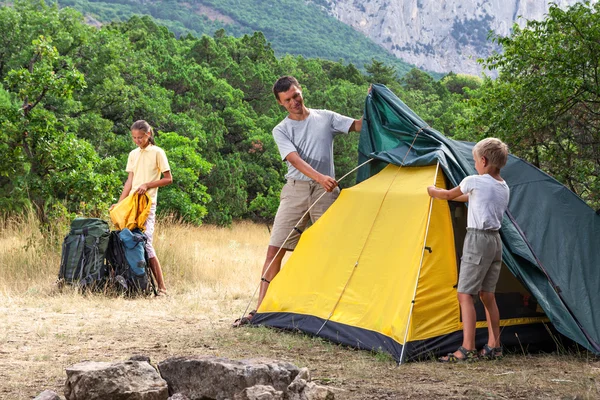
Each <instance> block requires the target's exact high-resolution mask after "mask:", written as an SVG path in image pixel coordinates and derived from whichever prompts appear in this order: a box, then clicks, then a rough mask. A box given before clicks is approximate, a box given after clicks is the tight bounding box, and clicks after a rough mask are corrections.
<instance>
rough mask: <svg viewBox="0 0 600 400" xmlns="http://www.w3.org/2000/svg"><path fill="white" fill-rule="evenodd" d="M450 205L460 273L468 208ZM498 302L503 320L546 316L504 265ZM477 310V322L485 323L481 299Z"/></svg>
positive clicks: (462, 204) (460, 204) (477, 303)
mask: <svg viewBox="0 0 600 400" xmlns="http://www.w3.org/2000/svg"><path fill="white" fill-rule="evenodd" d="M448 204H449V206H450V213H451V214H452V224H453V228H454V243H455V244H456V265H458V268H459V273H460V258H461V256H462V249H463V243H464V241H465V236H466V234H467V207H466V205H465V203H460V202H456V201H449V202H448ZM457 284H458V282H457ZM496 302H497V303H498V310H499V311H500V319H501V320H507V319H514V318H531V317H544V316H545V313H544V311H543V310H542V308H541V307H540V306H539V304H538V302H537V300H536V299H535V297H533V296H532V295H531V293H529V291H528V290H527V289H526V288H525V287H524V286H523V284H521V282H520V281H519V280H518V279H517V278H515V277H514V275H513V274H512V273H511V272H510V270H509V269H508V268H507V267H506V265H504V263H503V264H502V270H501V271H500V278H499V280H498V285H497V286H496ZM475 310H476V312H477V321H485V309H484V307H483V303H482V302H481V301H480V300H479V298H476V299H475Z"/></svg>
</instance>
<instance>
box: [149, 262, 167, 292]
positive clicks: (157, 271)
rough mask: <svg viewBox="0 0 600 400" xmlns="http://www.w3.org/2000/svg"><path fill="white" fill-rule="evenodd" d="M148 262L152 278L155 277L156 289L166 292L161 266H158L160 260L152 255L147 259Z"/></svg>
mask: <svg viewBox="0 0 600 400" xmlns="http://www.w3.org/2000/svg"><path fill="white" fill-rule="evenodd" d="M148 263H149V264H150V269H151V270H152V274H153V275H154V279H156V284H157V285H158V290H160V291H162V292H165V293H166V291H167V287H166V286H165V281H164V279H163V273H162V268H161V267H160V261H158V257H152V258H150V259H148Z"/></svg>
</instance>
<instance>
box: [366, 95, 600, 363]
mask: <svg viewBox="0 0 600 400" xmlns="http://www.w3.org/2000/svg"><path fill="white" fill-rule="evenodd" d="M364 118H365V123H364V126H363V131H362V133H361V137H360V143H359V164H361V163H363V162H364V161H366V160H368V159H369V158H374V161H372V162H371V163H369V164H366V165H365V166H363V167H361V169H360V170H359V172H358V178H357V180H358V181H359V182H360V181H363V180H365V179H367V178H369V177H371V176H372V175H374V174H376V173H377V172H379V171H380V170H382V169H383V168H384V167H385V166H386V165H387V164H388V163H392V164H396V165H404V166H423V165H432V164H436V163H437V162H439V163H440V167H441V168H442V169H443V171H444V173H445V175H446V177H447V178H448V180H449V181H450V183H451V184H452V185H458V184H459V183H460V181H461V180H462V179H463V178H464V177H466V176H468V175H472V174H476V171H475V167H474V165H473V160H472V155H471V150H472V148H473V143H465V142H459V141H455V140H451V139H448V138H446V137H444V136H443V135H442V134H441V133H439V132H437V131H436V130H435V129H432V128H431V127H429V126H428V125H427V124H426V123H425V122H424V121H423V120H422V119H421V118H419V117H418V116H417V115H416V114H415V113H414V112H413V111H412V110H410V109H409V108H408V107H407V106H406V105H405V104H404V103H403V102H402V101H400V100H399V99H398V98H397V97H396V96H395V95H394V94H393V93H392V92H391V91H390V90H389V89H387V88H386V87H385V86H383V85H373V87H372V90H371V93H370V95H369V96H368V97H367V100H366V103H365V117H364ZM409 149H410V150H409ZM502 176H503V178H504V179H505V180H506V182H507V183H508V185H509V187H510V191H511V197H510V204H509V210H508V211H507V213H506V215H505V218H504V221H503V227H502V230H501V236H502V241H503V243H504V251H503V259H504V263H505V264H506V265H507V267H508V268H509V269H510V271H511V272H512V273H513V274H514V275H515V276H516V277H517V278H518V279H520V280H521V282H522V283H523V284H524V286H525V287H526V288H527V289H528V290H529V292H530V293H531V294H532V295H533V296H534V297H535V298H536V299H537V301H538V304H540V305H541V307H542V308H543V310H544V312H545V313H546V315H547V316H548V317H549V318H550V321H551V322H552V324H553V325H554V327H555V328H556V329H557V330H558V331H559V332H560V333H562V334H563V335H565V336H567V337H568V338H570V339H572V340H574V341H576V342H577V343H579V344H581V345H582V346H584V347H585V348H587V349H589V350H590V351H592V352H594V353H596V354H600V307H598V304H600V290H599V289H600V215H598V214H596V213H595V212H594V210H593V209H592V208H590V207H589V206H588V205H587V204H585V202H584V201H583V200H581V199H580V198H579V197H578V196H577V195H575V194H574V193H573V192H571V191H570V190H569V189H567V188H566V187H565V186H563V185H562V184H560V183H559V182H558V181H556V180H555V179H553V178H552V177H550V176H549V175H548V174H546V173H544V172H542V171H541V170H539V169H538V168H536V167H534V166H533V165H531V164H529V163H527V162H526V161H524V160H521V159H519V158H517V157H515V156H512V155H511V156H510V157H509V160H508V163H507V165H506V167H505V168H503V170H502Z"/></svg>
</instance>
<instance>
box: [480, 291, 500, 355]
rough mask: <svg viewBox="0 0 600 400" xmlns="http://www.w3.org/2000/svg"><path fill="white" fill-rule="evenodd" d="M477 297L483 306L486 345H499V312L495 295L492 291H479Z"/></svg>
mask: <svg viewBox="0 0 600 400" xmlns="http://www.w3.org/2000/svg"><path fill="white" fill-rule="evenodd" d="M479 298H480V299H481V301H482V302H483V306H484V307H485V319H486V320H487V324H488V335H489V337H488V346H490V347H492V348H494V347H500V313H499V311H498V304H497V303H496V295H495V294H494V293H492V292H484V291H481V292H479Z"/></svg>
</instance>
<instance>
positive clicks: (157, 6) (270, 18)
mask: <svg viewBox="0 0 600 400" xmlns="http://www.w3.org/2000/svg"><path fill="white" fill-rule="evenodd" d="M58 3H59V4H60V5H61V6H63V7H64V6H68V7H73V8H75V9H77V10H79V11H81V12H83V13H85V14H86V15H90V16H92V17H94V18H95V19H97V20H99V21H101V22H108V21H121V22H125V21H127V20H128V19H129V18H131V17H132V16H134V15H150V16H152V17H153V18H154V19H155V20H156V21H157V22H158V23H160V24H162V25H164V26H166V27H168V28H169V30H170V31H172V32H174V33H175V34H176V35H181V36H185V35H187V34H193V35H196V36H202V35H211V36H212V35H214V34H215V33H216V32H217V31H219V30H224V32H226V33H227V34H229V35H233V36H237V37H241V36H243V35H252V34H253V33H254V32H257V31H260V32H262V33H263V34H264V35H265V37H266V38H267V40H269V41H270V42H271V43H272V46H273V49H274V50H275V52H276V53H277V54H278V55H284V54H293V55H302V56H303V57H309V58H313V57H318V58H324V59H329V60H336V61H337V60H344V61H345V62H346V63H352V64H354V65H358V66H359V68H363V66H364V65H365V64H367V63H368V62H369V61H370V60H371V59H372V58H376V59H378V60H381V61H383V62H385V63H386V64H390V65H393V66H394V67H395V68H396V69H397V70H398V72H399V73H400V74H404V73H406V72H407V71H408V70H409V69H410V66H409V65H408V64H407V63H405V62H404V61H402V60H400V59H398V58H396V57H395V56H393V55H392V54H391V53H389V52H388V51H387V50H385V49H384V48H382V47H380V46H378V45H376V44H374V43H373V42H372V41H371V40H370V39H368V38H366V37H365V36H364V35H362V34H361V33H359V32H356V31H355V30H354V29H353V28H351V27H349V26H348V25H346V24H344V23H342V22H340V21H338V20H337V19H335V18H333V17H331V16H329V15H328V14H327V12H326V11H325V12H324V9H323V7H322V4H320V3H318V2H316V3H315V2H313V3H314V4H310V3H309V2H306V1H303V0H279V1H251V0H162V1H148V0H103V1H97V0H58ZM290 10H293V17H291V16H290ZM291 26H293V28H291ZM486 33H487V31H486Z"/></svg>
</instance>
